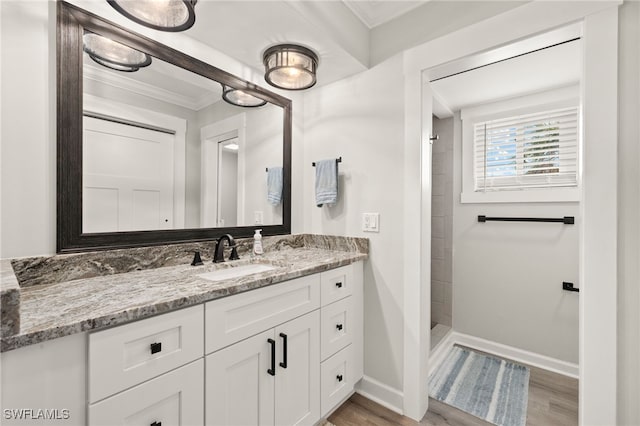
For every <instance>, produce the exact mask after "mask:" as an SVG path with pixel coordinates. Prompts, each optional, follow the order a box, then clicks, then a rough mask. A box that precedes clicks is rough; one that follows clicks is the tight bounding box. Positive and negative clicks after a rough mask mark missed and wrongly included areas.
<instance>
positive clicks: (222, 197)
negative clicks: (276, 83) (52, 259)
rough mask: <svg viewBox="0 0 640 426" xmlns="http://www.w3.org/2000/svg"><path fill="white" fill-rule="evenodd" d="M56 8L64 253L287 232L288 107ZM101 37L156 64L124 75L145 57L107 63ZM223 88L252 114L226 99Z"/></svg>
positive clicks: (70, 9) (113, 56) (191, 61)
mask: <svg viewBox="0 0 640 426" xmlns="http://www.w3.org/2000/svg"><path fill="white" fill-rule="evenodd" d="M59 8H60V10H59V15H58V17H59V21H58V25H59V33H60V34H61V35H62V37H61V38H59V43H58V67H59V73H58V77H59V78H58V88H59V97H58V119H59V121H58V127H59V135H58V144H59V151H58V153H59V155H58V164H59V168H58V174H59V176H60V179H59V180H58V209H59V210H58V217H59V221H58V222H59V223H58V251H59V252H64V251H80V250H85V249H87V248H91V249H93V248H109V247H129V246H132V245H146V244H161V243H167V242H172V241H188V240H203V239H210V238H211V237H212V236H215V235H221V234H222V233H226V232H232V233H233V235H234V236H237V237H242V236H250V235H252V230H253V228H255V226H260V227H261V228H263V229H264V230H265V234H266V235H269V234H282V233H289V232H290V158H291V157H290V149H291V147H290V139H291V102H290V101H289V100H288V99H286V98H283V97H281V96H279V95H277V94H275V93H272V92H270V91H268V90H265V89H262V88H260V87H258V86H255V85H253V84H251V83H249V82H246V81H244V80H242V79H239V78H237V77H235V76H232V75H231V74H228V73H226V72H224V71H222V70H219V69H217V68H215V67H213V66H211V65H208V64H205V63H203V62H201V61H199V60H197V59H195V58H192V57H189V56H186V55H184V54H182V53H180V52H177V51H175V50H173V49H171V48H168V47H167V46H164V45H161V44H158V43H155V42H153V41H152V40H149V39H146V38H144V37H142V36H139V35H137V34H133V33H130V32H128V31H126V30H124V29H122V28H120V27H117V26H116V25H114V24H111V23H108V22H107V21H104V20H103V19H101V18H98V17H96V16H93V15H91V14H88V13H86V12H84V11H82V10H80V9H77V8H75V7H74V6H70V5H68V4H66V3H60V4H59ZM65 30H66V31H65ZM79 34H82V36H81V37H79V36H78V35H79ZM98 37H103V39H98ZM87 40H89V41H90V42H92V43H91V45H90V46H87ZM96 40H99V41H100V42H101V44H103V45H104V44H106V45H107V46H108V47H113V46H114V45H115V46H116V47H118V48H120V47H124V50H126V49H130V52H128V53H131V51H132V52H134V53H136V54H137V56H140V57H141V58H144V57H145V56H146V57H149V58H150V59H151V61H150V62H151V63H150V64H145V65H142V64H141V63H140V61H138V63H136V64H133V63H132V64H130V66H131V68H137V69H135V70H134V69H126V67H127V66H128V65H127V63H126V62H125V60H126V59H127V58H129V57H133V56H136V55H133V54H128V55H126V56H124V57H123V56H122V55H121V54H120V53H119V52H118V51H116V50H108V52H107V54H105V55H104V56H105V57H106V60H107V61H108V62H107V63H105V64H102V62H99V61H98V60H96V57H97V58H99V59H103V58H102V57H101V56H100V54H99V53H96V50H99V49H93V47H94V46H95V45H96V43H95V41H96ZM105 40H106V41H105ZM76 45H82V46H83V48H81V49H80V50H79V51H80V52H83V53H82V54H81V56H76V55H77V53H76V52H78V50H75V49H76V47H75V46H76ZM74 58H76V59H74ZM123 58H124V59H123ZM137 59H140V58H137ZM74 61H76V63H78V64H79V65H81V67H79V68H78V69H81V72H82V74H78V73H77V72H75V77H76V79H77V80H74V78H73V74H74V71H75V68H74V66H73V62H74ZM103 65H104V66H103ZM114 65H115V66H114ZM118 67H124V69H122V70H119V69H118ZM61 68H64V70H61ZM123 71H129V72H123ZM78 80H80V81H81V84H78ZM223 88H224V89H226V90H227V91H231V93H233V92H235V93H236V94H239V96H240V97H241V98H242V99H241V100H243V101H247V100H248V101H247V102H249V103H250V104H251V103H253V105H247V106H252V107H243V106H238V105H234V104H231V103H229V102H228V101H226V100H225V99H223ZM77 89H81V92H79V93H78V92H77V91H76V90H77ZM73 93H78V95H73ZM235 98H238V96H235ZM235 98H234V99H235ZM76 111H77V112H76ZM63 140H64V141H65V143H62V141H63ZM70 160H76V161H70ZM63 164H67V165H69V164H71V166H69V167H64V166H63ZM76 164H77V167H75V166H76ZM269 170H271V171H272V172H274V171H276V170H280V176H281V178H280V180H279V185H276V186H275V187H274V186H273V185H270V186H267V182H268V179H269V178H270V173H272V172H269ZM274 191H275V192H276V193H277V197H274ZM274 199H276V200H279V202H277V203H274ZM70 216H71V217H70ZM85 247H86V248H85Z"/></svg>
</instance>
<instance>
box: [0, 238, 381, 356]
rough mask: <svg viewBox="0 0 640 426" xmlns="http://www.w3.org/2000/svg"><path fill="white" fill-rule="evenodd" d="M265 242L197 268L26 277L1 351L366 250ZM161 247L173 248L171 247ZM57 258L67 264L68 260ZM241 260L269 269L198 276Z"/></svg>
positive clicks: (330, 242) (324, 266)
mask: <svg viewBox="0 0 640 426" xmlns="http://www.w3.org/2000/svg"><path fill="white" fill-rule="evenodd" d="M264 241H265V249H266V252H265V254H264V255H262V256H260V257H258V258H255V259H251V258H250V256H249V255H248V253H247V250H246V249H243V250H239V252H240V256H241V259H240V260H237V261H232V262H230V261H227V262H225V263H219V264H213V263H211V262H210V261H209V262H207V259H206V257H205V256H204V255H203V260H204V262H205V263H204V265H202V266H190V265H189V263H182V264H179V265H176V266H173V265H172V266H160V267H155V268H152V269H144V270H134V271H132V272H126V271H123V272H121V273H117V272H115V273H114V271H113V269H109V268H107V269H106V272H105V273H104V274H101V275H97V276H91V277H89V278H79V279H73V280H69V281H58V282H49V281H51V280H49V281H47V282H46V283H42V284H37V285H33V283H32V281H33V276H31V277H30V281H29V282H30V284H28V285H23V284H22V283H21V286H22V288H21V289H20V294H19V297H20V299H19V303H20V317H19V322H18V324H19V332H18V333H17V334H13V333H10V332H8V333H5V332H4V331H3V333H2V340H1V351H2V352H5V351H9V350H12V349H16V348H20V347H23V346H28V345H32V344H36V343H40V342H43V341H47V340H51V339H55V338H58V337H63V336H67V335H70V334H74V333H80V332H84V331H88V330H98V329H101V328H106V327H110V326H113V325H118V324H124V323H127V322H130V321H134V320H138V319H142V318H147V317H150V316H153V315H156V314H160V313H164V312H169V311H172V310H175V309H180V308H184V307H188V306H193V305H197V304H199V303H203V302H206V301H209V300H214V299H218V298H221V297H226V296H230V295H233V294H237V293H241V292H244V291H248V290H253V289H256V288H260V287H265V286H268V285H271V284H275V283H278V282H281V281H286V280H290V279H294V278H297V277H301V276H305V275H309V274H314V273H318V272H322V271H325V270H329V269H333V268H337V267H340V266H344V265H348V264H350V263H353V262H356V261H358V260H364V259H366V258H367V252H368V240H366V239H362V238H346V237H327V236H313V235H304V236H283V237H270V238H266V237H265V239H264ZM240 246H241V247H242V246H243V245H242V244H240ZM166 247H169V250H175V248H174V247H173V246H166ZM131 250H139V249H131ZM121 254H122V253H121ZM85 255H88V254H85ZM96 256H98V255H96ZM101 256H103V258H108V257H109V256H113V254H112V253H109V252H103V254H102V255H101ZM191 256H192V253H191ZM53 257H56V256H53ZM57 257H58V258H62V256H57ZM32 259H35V258H32ZM82 259H83V258H82V257H76V259H75V260H74V262H76V263H79V264H82V263H84V262H85V261H86V259H85V260H82ZM58 260H60V259H58ZM62 260H63V261H65V262H69V258H64V259H62ZM94 260H95V259H94ZM39 262H41V261H39ZM48 262H53V261H51V260H49V261H48ZM248 263H266V264H269V265H271V266H274V267H275V269H273V270H270V271H266V272H262V273H258V274H253V275H248V276H244V277H239V278H233V279H229V280H224V281H209V280H206V279H203V278H200V277H198V276H197V275H199V274H203V273H206V272H211V271H214V270H216V269H221V268H231V267H234V266H241V265H246V264H248ZM5 266H6V265H5ZM14 269H16V266H15V262H14ZM42 274H46V269H42ZM16 275H17V276H18V281H19V279H20V273H18V272H17V271H16ZM53 281H55V280H53ZM3 327H4V317H3ZM11 334H13V335H11Z"/></svg>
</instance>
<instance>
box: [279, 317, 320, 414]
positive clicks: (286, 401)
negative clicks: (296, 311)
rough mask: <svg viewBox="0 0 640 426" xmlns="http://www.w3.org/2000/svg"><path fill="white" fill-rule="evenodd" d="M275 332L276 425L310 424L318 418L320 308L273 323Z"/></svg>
mask: <svg viewBox="0 0 640 426" xmlns="http://www.w3.org/2000/svg"><path fill="white" fill-rule="evenodd" d="M275 336H276V340H277V341H278V352H277V354H278V355H277V360H278V364H277V367H276V377H275V379H276V393H275V395H276V404H275V407H276V417H275V422H276V425H278V426H284V425H287V426H288V425H312V424H314V423H315V422H317V421H318V420H319V419H320V312H319V311H313V312H310V313H308V314H307V315H304V316H301V317H299V318H296V319H294V320H291V321H289V322H287V323H284V324H282V325H280V326H278V327H276V334H275ZM285 340H286V351H285ZM285 358H286V360H285Z"/></svg>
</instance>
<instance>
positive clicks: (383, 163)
mask: <svg viewBox="0 0 640 426" xmlns="http://www.w3.org/2000/svg"><path fill="white" fill-rule="evenodd" d="M401 78H402V60H401V57H398V56H396V57H394V58H392V59H390V60H388V61H386V62H384V63H382V64H380V65H378V66H376V67H374V68H372V69H370V70H368V71H365V72H363V73H361V74H358V75H356V76H353V77H350V78H347V79H344V80H341V81H339V82H336V83H333V84H331V85H328V86H323V87H318V88H316V89H313V90H312V91H309V92H308V93H307V94H305V98H304V101H305V102H304V107H305V127H304V137H305V152H304V163H303V173H304V188H303V190H302V192H298V193H296V195H295V196H298V197H301V198H302V199H303V200H304V218H305V221H304V224H305V225H304V229H305V231H306V232H312V233H322V234H330V235H350V236H363V237H368V238H369V239H370V252H369V256H370V257H369V259H370V261H369V262H367V263H365V276H364V278H365V283H366V285H365V289H364V291H365V294H364V303H365V305H364V306H365V308H364V314H365V318H364V324H365V326H364V330H365V338H364V342H365V349H364V357H365V359H364V371H365V375H367V376H369V377H372V378H373V379H375V380H377V381H379V382H382V383H384V384H385V385H387V386H390V387H391V388H394V389H396V390H397V389H402V380H403V379H402V374H403V370H402V368H403V331H402V330H403V316H402V310H403V273H402V257H403V244H402V232H403V229H404V228H403V222H402V218H403V214H402V205H403V196H402V187H403V180H402V179H403V174H402V172H401V167H402V166H401V165H402V162H403V137H404V111H403V99H404V96H403V90H402V84H401V83H399V81H401ZM340 156H342V163H340V164H339V200H338V203H337V204H336V206H335V207H328V206H324V207H322V208H318V207H316V205H315V193H314V183H315V174H314V172H315V169H314V168H313V167H312V165H311V163H312V162H313V161H316V160H321V159H325V158H333V157H340ZM364 212H378V213H380V233H363V232H362V230H361V218H362V213H364Z"/></svg>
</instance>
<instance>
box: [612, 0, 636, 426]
mask: <svg viewBox="0 0 640 426" xmlns="http://www.w3.org/2000/svg"><path fill="white" fill-rule="evenodd" d="M619 19H620V21H619V25H620V27H619V29H620V31H619V43H620V44H619V52H620V54H619V58H620V59H619V66H620V68H619V69H618V78H619V80H618V81H619V84H618V96H619V99H618V108H619V111H618V113H619V125H618V128H619V136H618V396H617V400H618V424H620V425H639V424H640V404H638V401H640V362H639V361H638V360H640V224H638V218H639V217H640V169H639V168H638V165H639V164H640V140H639V138H640V136H639V135H640V126H639V124H638V123H639V121H638V117H640V105H639V103H638V102H639V99H640V84H639V79H638V76H639V75H640V63H639V62H640V52H639V50H638V46H639V45H640V25H639V23H640V2H637V1H633V2H628V1H627V2H625V3H624V4H623V5H622V7H620V10H619Z"/></svg>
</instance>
